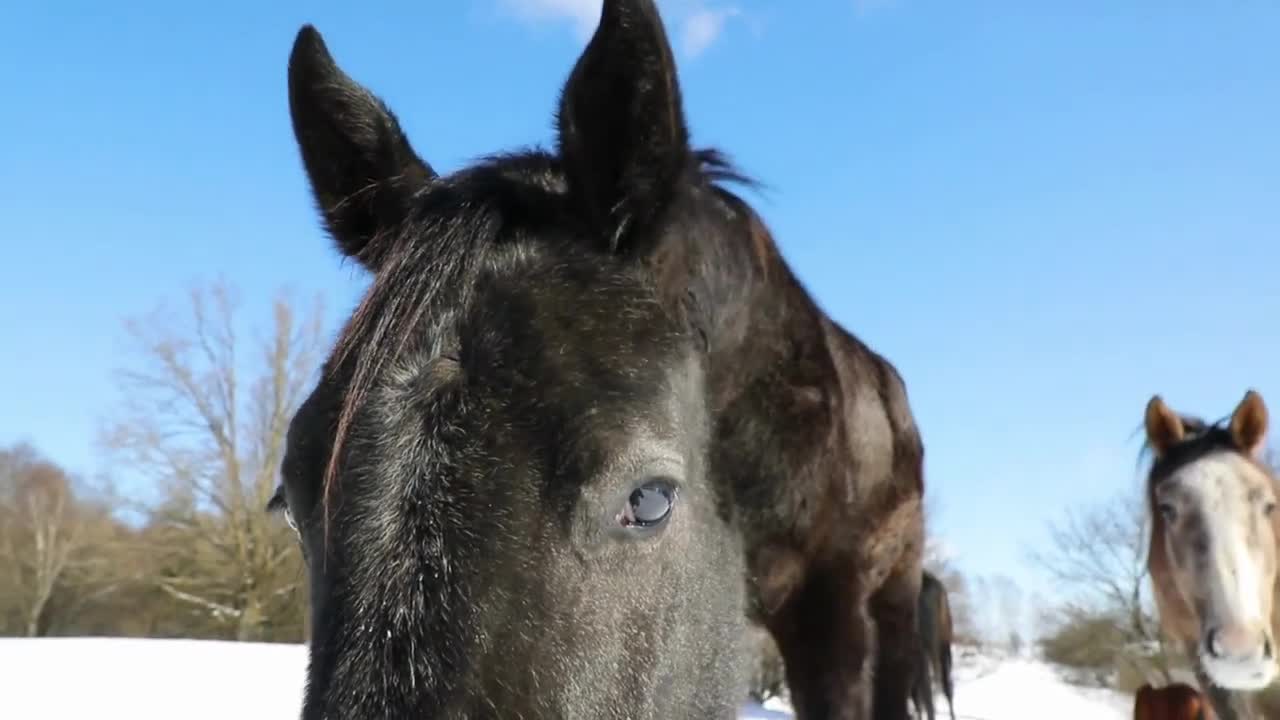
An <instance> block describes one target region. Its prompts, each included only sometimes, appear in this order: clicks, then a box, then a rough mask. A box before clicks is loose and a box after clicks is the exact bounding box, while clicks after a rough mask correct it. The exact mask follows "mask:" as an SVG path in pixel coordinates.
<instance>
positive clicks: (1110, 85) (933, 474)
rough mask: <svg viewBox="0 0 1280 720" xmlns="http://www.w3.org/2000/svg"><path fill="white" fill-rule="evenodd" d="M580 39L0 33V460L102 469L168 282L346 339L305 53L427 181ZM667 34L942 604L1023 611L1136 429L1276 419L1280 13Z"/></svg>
mask: <svg viewBox="0 0 1280 720" xmlns="http://www.w3.org/2000/svg"><path fill="white" fill-rule="evenodd" d="M595 6H596V4H595V3H591V2H586V3H583V2H581V0H477V1H475V2H448V3H445V2H426V1H421V2H416V3H389V2H384V3H378V5H377V7H378V10H377V11H376V12H373V11H372V10H370V11H360V10H356V9H355V8H356V7H357V4H356V3H331V2H330V3H306V4H304V3H301V2H274V3H271V4H268V3H265V2H246V1H244V0H231V1H228V2H222V3H172V2H159V1H157V0H147V1H146V2H128V1H125V2H115V3H110V4H105V5H104V4H102V3H88V2H81V3H74V2H66V1H65V0H45V1H44V2H39V3H10V4H9V5H7V6H6V7H5V9H4V10H0V88H3V93H4V96H5V97H4V100H3V102H0V107H4V108H5V110H4V111H3V112H0V137H3V140H2V141H0V223H2V225H0V227H2V228H3V229H2V230H0V233H2V235H3V237H4V238H5V240H4V244H3V246H4V251H5V261H4V262H3V263H0V338H3V341H2V344H3V348H4V351H3V352H0V406H2V407H3V412H0V442H10V441H13V440H18V439H26V440H30V441H32V442H34V443H36V444H37V445H38V446H39V447H40V448H42V449H43V450H44V451H45V452H47V453H48V454H50V455H52V456H53V457H55V458H56V459H58V460H60V461H62V462H63V463H65V464H67V465H69V466H70V467H72V468H73V469H76V470H78V471H81V472H84V473H93V472H97V471H100V470H103V469H105V468H104V466H103V458H102V457H101V456H100V455H99V454H98V452H97V450H96V449H95V445H94V442H95V432H96V429H97V427H98V423H99V421H100V419H101V418H102V417H103V416H104V415H105V414H106V413H107V412H108V411H110V410H111V408H112V403H113V402H114V400H115V396H114V394H113V389H112V385H111V374H110V372H111V369H112V367H113V366H116V365H119V364H120V363H121V362H124V361H125V358H124V357H123V356H122V355H121V352H122V347H123V344H122V341H123V334H122V325H121V322H122V320H123V319H124V318H125V317H126V316H131V315H137V314H139V313H143V312H145V311H147V310H149V309H150V308H152V307H154V306H155V305H156V303H157V302H159V301H161V300H165V299H180V297H181V292H182V291H183V288H184V287H185V286H186V285H188V284H189V283H190V282H192V281H198V280H208V279H213V278H214V277H217V276H223V277H226V278H227V279H229V280H231V281H232V282H234V283H235V284H236V285H237V286H238V287H239V289H240V291H241V293H242V295H243V296H244V298H245V300H246V302H247V303H249V306H250V307H251V308H257V309H258V310H259V311H261V312H265V309H266V303H267V302H268V300H269V299H270V297H271V295H272V294H273V293H274V291H275V290H276V289H277V288H279V287H281V286H288V287H290V288H293V289H294V290H296V291H301V292H306V293H313V292H316V291H323V292H324V293H326V295H327V298H328V305H329V308H330V315H331V318H332V320H333V321H335V322H336V321H337V320H338V318H340V317H341V316H342V315H343V314H345V312H347V311H348V310H349V309H350V308H351V306H352V304H353V303H354V302H355V299H356V296H357V293H358V292H359V290H360V289H361V288H362V287H363V284H364V278H363V277H362V276H361V274H360V273H359V271H357V270H356V269H355V268H354V266H352V265H350V264H346V265H343V264H340V263H339V261H338V258H337V257H336V255H335V254H334V253H333V252H332V251H331V250H330V247H329V244H328V241H327V239H326V238H325V237H324V236H323V235H322V234H321V232H320V229H319V226H318V224H317V222H316V218H315V215H314V213H313V211H312V205H311V200H310V197H309V195H308V191H307V187H306V185H305V182H304V178H303V175H302V173H301V169H300V162H299V160H298V157H297V154H296V150H295V147H294V144H293V142H294V141H293V137H292V134H291V131H290V127H289V118H288V108H287V102H286V97H285V66H286V59H287V56H288V52H289V48H290V44H291V42H292V40H293V35H294V33H295V32H296V30H297V28H298V26H299V25H300V24H301V23H304V22H312V23H315V24H316V25H317V26H318V27H319V29H320V30H321V32H323V33H324V34H325V37H326V39H327V41H328V43H329V46H330V49H331V50H332V51H333V52H334V53H335V55H336V56H337V58H338V60H339V62H340V63H342V64H343V66H344V67H345V68H346V69H347V70H348V71H349V72H350V73H351V74H352V75H353V76H354V77H356V78H357V79H358V80H360V81H361V82H363V83H365V84H367V85H368V86H370V87H371V88H373V89H374V90H375V91H376V92H378V93H379V94H381V95H382V96H383V97H384V98H385V99H386V100H387V101H388V102H389V103H390V104H391V106H392V107H393V109H394V110H395V111H396V112H397V113H398V114H399V116H400V117H401V120H402V123H403V124H404V126H405V128H406V130H407V132H408V133H409V135H410V137H411V138H412V140H413V142H414V144H415V146H416V147H417V148H418V149H419V151H420V152H421V153H422V154H423V155H424V156H425V157H426V158H427V159H428V160H429V161H430V162H431V163H432V164H433V165H435V166H436V167H437V168H439V169H442V170H451V169H455V168H458V167H460V166H461V165H462V164H464V163H466V162H468V161H469V160H470V159H472V158H475V157H477V156H479V155H481V154H485V153H489V152H492V151H497V150H500V149H507V148H512V147H516V146H520V145H525V144H529V143H548V142H550V141H551V139H552V136H551V127H552V120H551V118H552V111H553V108H554V104H555V98H556V93H557V91H558V89H559V86H560V83H561V82H562V81H563V79H564V77H565V75H566V74H567V72H568V70H569V68H570V66H571V64H572V62H573V60H574V58H575V57H576V54H577V53H578V52H579V50H580V49H581V47H582V44H583V42H584V41H585V38H586V32H587V29H588V28H589V27H590V26H591V23H592V21H593V18H594V15H595V12H596V10H595V9H594V8H595ZM660 6H661V7H663V8H664V12H665V13H666V14H667V16H668V18H669V21H670V25H671V34H672V37H673V41H674V42H675V44H676V46H677V50H678V53H677V57H678V61H679V62H680V63H681V66H680V67H681V81H682V83H683V88H684V92H685V97H686V108H687V113H688V116H689V120H690V125H691V128H692V131H693V133H694V136H695V140H696V141H698V142H700V143H707V144H714V145H717V146H719V147H722V148H723V149H725V150H727V151H728V152H729V153H730V154H731V155H732V156H733V157H734V158H735V159H736V160H737V161H738V162H739V164H740V165H742V166H743V168H744V169H745V170H747V171H748V172H750V173H751V174H753V175H755V176H756V177H758V178H760V179H761V180H763V181H764V182H765V183H767V185H768V189H767V190H766V191H765V192H764V193H762V194H758V195H753V196H750V199H751V200H752V201H753V202H755V204H756V205H757V207H758V208H759V209H760V211H761V212H762V214H763V215H764V216H765V218H766V220H767V221H768V222H769V223H770V225H771V227H772V228H773V230H774V233H775V235H776V237H777V239H778V241H779V243H780V245H781V247H782V250H783V252H784V253H785V255H786V257H787V258H788V259H789V260H790V262H791V263H792V265H793V266H794V268H795V270H796V271H797V273H798V274H799V275H800V277H801V278H802V279H803V280H804V282H806V283H807V285H808V286H809V288H810V289H811V290H812V292H813V293H814V295H815V296H816V297H817V298H818V301H819V302H820V303H821V304H822V305H823V306H824V307H825V308H826V309H827V310H828V311H829V312H830V313H831V314H832V315H833V316H835V317H836V318H837V319H838V320H839V321H841V322H842V323H844V324H845V325H846V326H847V327H849V328H850V329H851V330H853V331H854V332H855V333H857V334H858V335H859V336H861V337H862V338H863V339H864V340H865V341H866V342H868V343H869V344H871V345H872V346H873V347H875V348H876V349H878V350H879V351H881V352H883V353H884V354H886V355H887V356H888V357H889V358H890V359H891V360H892V361H893V362H894V363H895V364H896V365H897V366H898V368H899V369H900V370H901V372H902V374H903V375H904V376H905V378H906V380H907V383H908V388H909V392H910V395H911V400H912V403H913V405H914V408H915V412H916V414H917V417H918V419H919V422H920V425H921V427H922V430H923V433H924V437H925V442H926V446H927V455H928V458H927V465H928V468H927V472H928V488H929V490H928V492H929V493H930V495H932V496H934V497H935V499H934V502H936V503H937V510H938V515H937V517H936V518H935V520H936V523H935V530H936V531H937V532H939V533H940V534H941V535H942V536H943V537H944V538H945V541H946V542H947V543H948V545H949V546H950V547H951V549H952V550H953V551H954V552H955V553H956V554H957V556H958V560H959V562H960V563H961V565H962V567H964V568H965V569H966V570H969V571H971V572H977V573H983V574H995V573H1004V574H1008V575H1010V576H1012V577H1014V578H1015V579H1017V580H1019V581H1020V582H1022V583H1024V584H1030V585H1035V586H1037V587H1040V588H1041V589H1043V586H1042V585H1040V582H1041V581H1040V578H1039V576H1038V575H1037V573H1036V571H1035V570H1034V569H1033V568H1030V567H1028V565H1027V564H1026V562H1025V557H1026V554H1027V552H1028V551H1029V550H1031V549H1034V548H1036V547H1038V546H1040V545H1041V544H1042V543H1043V542H1044V539H1045V523H1046V522H1047V521H1049V520H1050V519H1052V518H1055V517H1058V516H1059V515H1060V513H1061V511H1062V510H1063V509H1064V508H1065V507H1067V506H1069V505H1073V504H1076V503H1082V502H1092V501H1097V500H1101V499H1104V498H1106V497H1109V496H1110V495H1112V494H1113V493H1115V492H1117V491H1121V490H1124V489H1126V488H1129V487H1132V484H1133V483H1134V482H1136V475H1135V458H1136V452H1137V450H1138V442H1139V439H1138V437H1137V436H1135V434H1134V431H1135V430H1136V429H1137V428H1138V427H1139V423H1140V421H1141V413H1142V408H1143V405H1144V404H1145V402H1146V400H1147V398H1148V397H1149V396H1150V395H1151V393H1153V392H1161V393H1163V394H1165V396H1166V397H1167V398H1168V399H1169V400H1170V401H1171V403H1173V404H1174V405H1175V407H1177V408H1179V409H1183V410H1187V411H1193V412H1198V413H1202V414H1206V415H1209V416H1212V417H1218V416H1221V415H1223V414H1226V413H1227V412H1229V410H1230V409H1231V407H1233V405H1234V404H1235V403H1236V402H1237V401H1238V400H1239V399H1240V397H1241V396H1242V395H1243V393H1244V391H1245V389H1246V388H1248V387H1254V388H1257V389H1258V390H1260V391H1261V392H1262V393H1263V394H1264V396H1265V397H1268V398H1272V401H1273V402H1274V403H1276V405H1277V408H1278V412H1280V335H1278V334H1277V329H1278V325H1280V291H1277V290H1276V284H1275V283H1276V279H1277V277H1278V275H1280V134H1278V133H1277V129H1278V128H1280V83H1277V81H1276V77H1275V71H1276V68H1280V44H1277V43H1276V41H1275V38H1276V37H1280V6H1278V5H1276V4H1274V3H1269V2H1262V0H1257V1H1254V2H1250V1H1248V0H1233V1H1232V2H1221V3H1212V4H1210V3H1193V2H1162V3H1156V2H1131V3H1114V2H1101V1H1093V2H1039V3H1023V2H964V3H955V2H945V3H944V2H938V1H937V0H934V1H925V0H881V1H878V2H872V1H870V0H864V1H862V2H856V1H855V0H806V1H805V2H803V3H795V2H785V3H784V2H765V1H764V0H723V1H721V0H671V1H670V2H665V3H661V2H660ZM1032 6H1034V8H1033V7H1032ZM367 7H369V8H372V7H374V6H373V4H369V5H368V6H367Z"/></svg>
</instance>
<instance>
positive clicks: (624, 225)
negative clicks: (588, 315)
mask: <svg viewBox="0 0 1280 720" xmlns="http://www.w3.org/2000/svg"><path fill="white" fill-rule="evenodd" d="M556 124H557V128H558V131H559V151H560V155H561V158H562V160H563V163H564V167H565V174H566V178H567V183H568V187H569V193H570V197H571V198H572V200H573V201H574V202H575V204H576V205H577V207H578V208H579V209H580V210H581V211H582V212H584V213H586V215H587V216H588V218H589V219H590V221H591V222H592V224H593V225H594V226H595V228H594V229H595V230H597V231H598V232H600V233H601V234H603V235H604V236H605V238H606V239H607V240H608V249H609V251H611V252H614V251H617V250H620V249H621V250H630V249H632V248H631V247H628V246H629V245H631V244H634V242H635V241H636V240H637V239H638V237H639V236H640V235H641V234H643V233H644V231H645V230H648V229H651V228H652V224H653V223H654V222H655V221H656V220H657V219H658V216H659V215H660V214H661V213H662V212H663V210H665V209H666V207H667V205H668V204H669V203H670V202H671V199H672V196H673V194H674V190H675V187H676V185H677V183H678V181H679V179H680V175H681V174H682V173H683V172H684V171H685V169H686V168H687V166H688V163H689V158H690V152H689V137H688V130H687V129H686V127H685V121H684V109H683V107H682V101H681V97H680V88H679V84H678V82H677V78H676V66H675V58H674V57H673V55H672V52H671V45H670V43H669V42H668V40H667V34H666V31H665V30H664V28H663V25H662V19H661V17H659V15H658V10H657V8H656V7H654V4H653V2H652V0H605V2H604V8H603V11H602V12H601V15H600V24H599V26H598V27H597V28H596V32H595V35H594V36H593V37H592V38H591V41H590V42H589V43H588V44H587V47H586V49H585V50H584V51H583V53H582V56H581V57H580V58H579V59H578V62H577V64H576V65H575V66H574V68H573V72H572V73H571V74H570V75H569V79H568V81H567V82H566V83H565V86H564V89H563V90H562V92H561V97H560V108H559V112H558V114H557V118H556Z"/></svg>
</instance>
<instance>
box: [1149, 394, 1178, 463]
mask: <svg viewBox="0 0 1280 720" xmlns="http://www.w3.org/2000/svg"><path fill="white" fill-rule="evenodd" d="M1144 421H1145V424H1146V429H1147V444H1148V445H1150V446H1151V449H1152V450H1155V452H1156V456H1157V457H1158V456H1162V455H1164V454H1165V453H1166V452H1168V451H1169V448H1171V447H1173V446H1174V445H1177V444H1178V443H1180V442H1182V439H1183V438H1184V437H1186V435H1187V428H1186V426H1185V425H1183V423H1182V418H1180V417H1178V414H1177V413H1175V412H1174V411H1173V410H1172V409H1171V408H1170V407H1169V406H1168V404H1166V403H1165V401H1164V398H1162V397H1160V396H1159V395H1152V396H1151V399H1150V400H1148V401H1147V411H1146V414H1145V418H1144Z"/></svg>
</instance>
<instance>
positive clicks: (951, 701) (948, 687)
mask: <svg viewBox="0 0 1280 720" xmlns="http://www.w3.org/2000/svg"><path fill="white" fill-rule="evenodd" d="M938 664H939V665H940V666H941V667H940V668H939V674H941V675H942V692H943V694H945V695H946V696H947V709H948V710H950V711H951V720H956V706H955V694H956V691H955V685H953V684H952V682H951V641H949V640H948V641H947V642H944V643H943V645H942V652H941V653H939V657H938Z"/></svg>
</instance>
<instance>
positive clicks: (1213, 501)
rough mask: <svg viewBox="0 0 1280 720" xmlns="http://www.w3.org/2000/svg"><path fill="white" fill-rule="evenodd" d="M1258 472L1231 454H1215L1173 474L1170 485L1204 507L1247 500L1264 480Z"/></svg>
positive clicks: (1243, 460) (1246, 462)
mask: <svg viewBox="0 0 1280 720" xmlns="http://www.w3.org/2000/svg"><path fill="white" fill-rule="evenodd" d="M1265 479H1266V478H1265V477H1264V476H1263V475H1262V473H1261V471H1259V470H1258V469H1257V468H1255V467H1254V466H1253V465H1252V464H1251V463H1249V462H1248V461H1246V460H1245V459H1244V458H1241V457H1240V456H1238V455H1236V454H1235V453H1231V452H1217V453H1214V454H1211V455H1206V456H1205V457H1203V458H1200V459H1199V460H1197V461H1195V462H1192V463H1188V464H1187V465H1185V466H1183V467H1182V468H1179V469H1178V470H1177V471H1176V472H1174V473H1173V474H1172V475H1171V476H1170V478H1169V480H1170V482H1169V485H1170V486H1171V487H1173V488H1175V489H1176V490H1177V491H1178V492H1181V493H1184V494H1185V495H1187V496H1188V497H1190V498H1191V499H1193V500H1195V501H1197V502H1198V503H1199V504H1201V505H1203V506H1205V507H1207V508H1215V507H1225V506H1231V505H1236V504H1239V503H1241V502H1244V501H1246V500H1248V499H1249V497H1250V495H1251V493H1256V492H1257V491H1258V489H1259V487H1260V486H1261V485H1262V484H1263V482H1264V481H1265Z"/></svg>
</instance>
